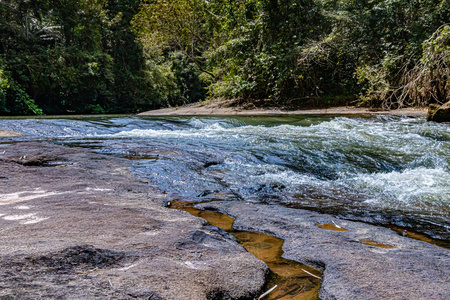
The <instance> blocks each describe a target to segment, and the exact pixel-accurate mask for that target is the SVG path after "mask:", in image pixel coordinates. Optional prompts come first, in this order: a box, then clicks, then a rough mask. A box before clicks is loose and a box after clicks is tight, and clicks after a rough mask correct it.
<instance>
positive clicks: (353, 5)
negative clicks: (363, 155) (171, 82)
mask: <svg viewBox="0 0 450 300" xmlns="http://www.w3.org/2000/svg"><path fill="white" fill-rule="evenodd" d="M449 21H450V2H449V1H448V0H426V1H425V0H416V1H406V0H361V1H349V0H323V1H319V0H315V1H314V0H232V1H228V0H227V1H225V0H210V1H203V0H149V1H146V2H145V4H144V5H143V7H142V10H141V12H140V13H139V14H138V15H137V16H136V17H135V19H134V26H135V28H136V30H137V31H138V32H139V34H140V37H141V42H142V43H143V44H144V45H146V47H148V49H149V51H150V52H152V53H156V52H157V51H159V53H160V54H159V55H161V56H163V57H166V58H167V57H168V56H167V55H168V53H171V52H172V51H181V52H182V53H184V55H186V57H187V58H188V59H190V60H191V61H192V62H194V63H195V64H196V65H197V66H198V70H199V71H201V72H202V73H201V74H200V75H199V78H200V79H201V80H202V81H203V82H204V84H206V85H207V86H208V91H209V96H210V97H213V98H215V97H219V98H241V99H244V100H245V101H253V102H255V100H258V99H269V100H270V101H269V102H270V103H271V104H280V105H286V104H292V105H296V106H301V105H329V104H333V102H330V101H333V99H334V100H339V99H342V98H344V99H347V101H350V100H352V99H358V101H359V103H362V104H365V105H374V106H380V105H386V106H390V107H393V106H404V105H422V104H428V103H429V102H444V101H446V100H450V99H449V89H450V84H449V77H448V70H449V68H448V67H449V61H448V57H449V43H450V40H449V39H448V33H446V32H448V28H449V27H448V26H447V27H445V26H443V25H444V24H445V23H446V22H449ZM436 39H439V41H440V42H439V49H440V50H439V51H440V52H439V53H440V54H439V55H440V56H439V57H440V63H439V64H437V63H435V62H434V59H435V58H436V57H437V56H436V55H437V54H436V53H435V52H433V53H434V54H431V53H430V50H429V49H430V48H429V46H427V45H428V44H429V43H434V42H433V40H436ZM433 51H434V50H433ZM425 61H429V63H425ZM436 68H437V69H439V70H441V71H439V74H440V77H438V78H434V79H430V76H432V75H433V74H437V73H436V71H435V70H434V69H436ZM426 70H427V71H426ZM425 73H426V74H429V75H424V74H425ZM207 74H208V75H211V76H206V75H207ZM414 74H415V75H414ZM420 74H422V75H420ZM411 76H416V77H417V78H419V77H420V78H422V79H417V80H416V81H415V82H416V83H417V84H414V85H411V84H410V82H409V80H408V78H409V77H411ZM421 76H422V77H421ZM424 76H425V77H424ZM427 76H428V77H427ZM426 78H428V79H426ZM427 80H428V81H427ZM431 81H433V83H432V82H431ZM419 95H420V96H419ZM335 103H337V102H335Z"/></svg>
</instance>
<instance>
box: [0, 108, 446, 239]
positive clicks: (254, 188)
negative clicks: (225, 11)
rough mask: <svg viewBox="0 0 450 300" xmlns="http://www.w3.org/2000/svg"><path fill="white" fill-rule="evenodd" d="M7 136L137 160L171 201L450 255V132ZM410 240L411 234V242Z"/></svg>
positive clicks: (336, 126) (132, 129)
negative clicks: (414, 237) (427, 244)
mask: <svg viewBox="0 0 450 300" xmlns="http://www.w3.org/2000/svg"><path fill="white" fill-rule="evenodd" d="M0 128H2V129H6V130H11V131H15V132H20V133H24V134H26V135H27V136H25V137H15V138H12V139H15V140H39V141H50V142H52V143H56V144H60V145H65V146H70V147H82V148H88V149H91V150H94V151H96V152H99V153H102V154H108V155H114V156H119V157H123V158H127V159H129V160H132V161H133V172H134V173H135V174H137V175H138V176H140V177H144V178H147V179H148V180H150V181H151V182H152V183H153V184H154V185H155V186H157V187H158V188H159V189H160V191H161V192H163V193H165V194H166V195H167V199H168V200H169V201H170V200H176V199H178V200H182V201H195V202H209V201H238V202H247V203H258V204H261V203H262V204H269V205H280V206H284V207H290V208H296V209H300V208H301V209H308V210H313V211H317V212H322V213H327V214H331V215H333V216H336V217H338V218H342V219H348V220H358V221H364V222H368V223H371V224H378V225H383V226H391V227H395V228H396V229H397V230H398V231H400V232H401V230H406V233H409V232H411V233H419V234H422V235H424V237H425V238H426V237H431V238H432V239H434V240H435V241H436V242H437V243H438V244H440V245H444V246H447V247H448V241H449V236H450V235H449V232H450V222H449V203H450V165H449V163H450V127H449V126H448V124H437V123H433V122H425V121H424V120H423V119H422V118H412V117H405V116H392V115H370V114H361V115H348V116H345V115H344V116H329V115H289V116H233V117H230V116H227V117H218V116H215V117H211V116H210V117H208V116H165V117H158V116H150V117H148V116H147V117H145V116H142V117H131V116H126V117H95V118H88V117H78V118H56V119H55V118H49V119H1V120H0ZM406 233H405V234H406Z"/></svg>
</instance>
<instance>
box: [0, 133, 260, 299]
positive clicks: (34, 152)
mask: <svg viewBox="0 0 450 300" xmlns="http://www.w3.org/2000/svg"><path fill="white" fill-rule="evenodd" d="M20 157H26V159H28V158H30V159H31V161H45V160H47V161H62V162H72V163H71V164H67V165H66V166H65V167H64V168H56V167H55V168H48V167H43V166H44V165H45V164H44V165H42V164H34V165H33V166H27V164H24V163H17V159H18V158H20ZM38 158H42V159H38ZM50 158H51V159H52V160H50ZM0 159H1V160H0V165H1V170H2V172H4V174H7V177H8V180H0V190H1V193H0V299H41V298H49V299H56V298H58V299H135V298H139V299H147V298H150V299H152V300H154V299H208V297H210V296H211V295H224V297H225V298H227V297H228V298H230V299H239V298H242V299H245V298H251V297H253V298H254V297H255V296H256V295H257V294H259V293H260V291H261V289H262V287H263V285H264V281H265V276H266V273H267V266H266V265H265V264H264V263H262V262H261V261H259V260H257V259H256V258H255V257H254V256H252V255H251V254H249V253H248V252H247V251H246V250H245V249H244V248H243V247H242V246H241V245H239V244H238V243H237V242H236V241H235V240H234V238H233V237H231V236H230V235H228V234H227V233H226V232H224V231H221V230H218V229H217V228H216V227H212V226H208V225H207V224H206V222H205V221H204V220H202V219H200V218H196V217H193V216H191V215H190V214H188V213H185V212H181V211H176V210H172V209H169V208H166V207H163V205H162V204H163V203H165V202H167V199H166V198H165V195H162V194H160V193H158V192H157V191H155V190H152V187H151V186H149V184H148V182H146V181H145V180H143V179H140V178H136V177H135V176H134V175H133V174H132V173H131V172H130V171H129V168H130V166H131V165H130V164H131V162H130V161H129V160H125V159H121V158H117V157H111V156H105V155H100V154H96V153H92V152H90V151H88V150H84V149H77V148H67V147H61V146H56V145H50V144H45V143H37V142H19V143H12V144H7V145H4V146H3V147H2V153H1V155H0ZM53 159H54V160H53ZM218 270H220V272H218Z"/></svg>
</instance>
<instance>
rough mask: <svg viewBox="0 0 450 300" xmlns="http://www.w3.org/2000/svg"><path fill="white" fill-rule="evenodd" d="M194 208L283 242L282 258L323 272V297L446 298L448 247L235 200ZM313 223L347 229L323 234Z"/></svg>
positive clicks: (366, 226) (448, 289)
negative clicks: (212, 211) (209, 209)
mask: <svg viewBox="0 0 450 300" xmlns="http://www.w3.org/2000/svg"><path fill="white" fill-rule="evenodd" d="M196 207H199V208H205V207H213V208H214V209H215V210H218V211H221V212H224V213H227V214H229V215H230V216H232V217H234V218H236V221H235V222H234V227H235V228H236V229H238V230H254V231H260V232H264V233H268V234H272V235H275V236H277V237H281V238H283V239H285V243H284V246H283V250H284V255H283V257H285V258H287V259H292V260H296V261H299V262H302V263H306V264H310V265H314V266H317V267H323V268H324V269H325V270H324V277H323V281H322V286H321V289H320V294H319V295H320V297H321V299H364V300H365V299H450V283H449V282H448V278H450V253H449V251H448V249H444V248H440V247H437V246H435V245H432V244H429V243H425V242H422V241H418V240H414V239H410V238H407V237H403V236H400V235H398V234H397V233H395V232H394V231H392V230H390V229H387V228H384V227H377V226H373V225H369V224H366V223H360V222H353V221H345V220H341V219H336V218H334V217H332V216H330V215H326V214H321V213H316V212H311V211H306V210H301V209H291V208H286V207H280V206H273V205H261V204H250V203H238V202H234V203H233V202H210V203H207V204H199V205H197V206H196ZM316 222H318V223H320V224H329V223H331V224H334V225H338V226H340V227H341V228H345V229H348V231H338V230H326V229H323V228H320V227H319V226H318V225H317V223H316ZM333 222H334V223H333ZM367 240H371V241H375V242H376V243H379V244H382V245H389V246H390V247H377V246H376V243H370V244H368V243H364V241H367Z"/></svg>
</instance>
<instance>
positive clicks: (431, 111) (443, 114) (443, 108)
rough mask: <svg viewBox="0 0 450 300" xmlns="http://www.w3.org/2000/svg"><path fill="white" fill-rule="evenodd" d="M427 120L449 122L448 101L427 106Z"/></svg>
mask: <svg viewBox="0 0 450 300" xmlns="http://www.w3.org/2000/svg"><path fill="white" fill-rule="evenodd" d="M427 121H435V122H450V101H449V102H447V103H445V104H443V105H437V104H431V105H430V106H429V107H428V114H427Z"/></svg>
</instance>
